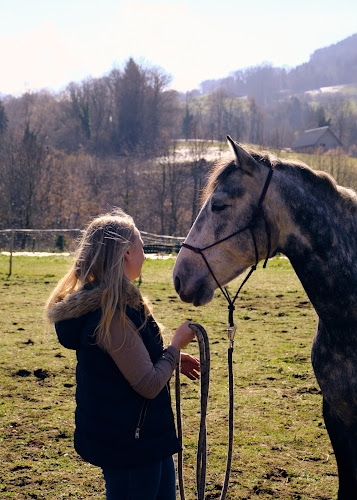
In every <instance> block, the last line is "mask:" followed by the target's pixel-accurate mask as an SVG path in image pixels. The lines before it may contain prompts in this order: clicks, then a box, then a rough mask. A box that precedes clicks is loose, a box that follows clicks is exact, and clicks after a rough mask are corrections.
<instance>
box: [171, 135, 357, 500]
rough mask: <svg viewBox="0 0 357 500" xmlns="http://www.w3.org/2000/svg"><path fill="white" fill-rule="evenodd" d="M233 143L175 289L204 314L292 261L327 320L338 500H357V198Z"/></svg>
mask: <svg viewBox="0 0 357 500" xmlns="http://www.w3.org/2000/svg"><path fill="white" fill-rule="evenodd" d="M227 140H228V144H229V146H230V153H229V155H228V156H227V157H226V158H223V159H222V160H220V161H219V162H218V163H217V164H216V165H215V167H214V168H213V170H212V172H211V174H210V176H209V178H208V182H207V185H206V188H205V193H204V202H203V205H202V209H201V211H200V212H199V214H198V216H197V219H196V220H195V222H194V224H193V226H192V228H191V230H190V231H189V233H188V235H187V238H186V240H185V243H184V244H183V247H182V248H181V250H180V252H179V255H178V257H177V260H176V263H175V266H174V270H173V281H174V286H175V289H176V291H177V293H178V294H179V296H180V299H181V300H182V301H184V302H188V303H192V304H193V305H194V306H202V305H204V304H207V303H208V302H210V301H211V300H212V298H213V296H214V290H215V289H216V288H218V287H220V288H221V290H222V291H223V292H224V291H225V290H223V288H222V287H223V286H224V285H225V284H227V283H229V282H230V281H231V280H232V279H233V278H236V277H237V276H238V275H240V274H241V273H243V272H244V271H245V270H246V269H247V268H249V266H252V270H253V269H255V266H256V264H257V262H259V261H261V260H265V264H266V261H267V260H268V258H270V257H273V256H274V255H275V254H276V253H282V254H284V255H285V256H286V257H288V259H289V260H290V263H291V265H292V267H293V269H294V271H295V273H296V274H297V276H298V278H299V280H300V281H301V283H302V285H303V287H304V289H305V291H306V293H307V296H308V297H309V300H310V301H311V303H312V305H313V307H314V308H315V310H316V312H317V315H318V324H317V328H316V331H315V335H314V337H313V341H312V350H311V361H312V366H313V369H314V373H315V376H316V379H317V382H318V384H319V386H320V389H321V393H322V400H323V417H324V421H325V424H326V428H327V431H328V434H329V437H330V440H331V444H332V447H333V450H334V453H335V457H336V462H337V468H338V475H339V489H338V500H355V499H356V498H357V294H356V289H357V195H356V193H355V192H354V191H353V190H352V189H347V188H345V187H342V186H339V185H338V184H337V183H336V181H335V180H334V179H333V178H332V177H331V176H330V175H329V174H327V173H325V172H320V171H315V170H313V169H312V168H310V167H309V166H307V165H306V164H304V163H302V162H299V161H290V160H289V161H288V160H285V159H281V158H278V157H276V156H274V155H272V154H270V153H268V152H258V151H255V150H252V149H248V148H244V147H243V146H242V145H241V144H239V143H237V142H235V141H233V140H232V139H231V138H230V137H229V136H228V137H227ZM226 298H227V297H226ZM231 302H232V301H231ZM232 309H233V307H232Z"/></svg>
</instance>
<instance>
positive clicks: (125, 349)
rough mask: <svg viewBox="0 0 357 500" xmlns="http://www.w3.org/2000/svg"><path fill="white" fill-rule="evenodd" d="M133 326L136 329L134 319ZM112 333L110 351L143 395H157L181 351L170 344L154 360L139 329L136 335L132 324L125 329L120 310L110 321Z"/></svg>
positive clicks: (133, 385) (129, 380) (153, 396)
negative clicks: (158, 357) (120, 317)
mask: <svg viewBox="0 0 357 500" xmlns="http://www.w3.org/2000/svg"><path fill="white" fill-rule="evenodd" d="M128 321H130V320H128ZM132 327H133V328H134V329H135V326H134V324H133V323H132ZM110 333H111V339H112V345H111V346H110V348H109V349H106V351H107V352H108V354H109V355H110V356H111V358H112V359H113V361H114V362H115V364H116V365H117V367H118V368H119V370H120V371H121V373H122V374H123V375H124V377H125V378H126V380H127V381H128V382H129V384H130V385H131V387H132V388H133V389H134V390H135V391H136V392H138V393H139V394H140V395H141V396H144V397H145V398H148V399H153V398H155V397H156V396H157V395H158V394H159V392H160V391H161V390H162V388H163V387H164V386H165V384H166V383H167V382H168V381H169V380H170V378H171V375H172V372H173V371H174V369H175V367H176V365H177V363H178V361H179V358H180V353H179V351H178V350H177V349H176V348H175V347H173V346H168V347H167V348H166V349H164V351H163V353H162V356H161V358H160V359H159V360H158V361H157V362H156V363H155V364H153V363H152V361H151V359H150V355H149V352H148V351H147V349H146V347H145V344H144V342H143V341H142V339H141V337H140V335H139V333H138V334H137V335H136V334H135V333H133V331H132V330H131V329H130V328H129V327H127V328H126V329H125V330H124V331H123V329H122V328H121V326H120V324H119V317H118V315H117V314H115V315H114V317H113V320H112V323H111V325H110Z"/></svg>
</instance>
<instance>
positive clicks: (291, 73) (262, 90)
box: [200, 33, 357, 104]
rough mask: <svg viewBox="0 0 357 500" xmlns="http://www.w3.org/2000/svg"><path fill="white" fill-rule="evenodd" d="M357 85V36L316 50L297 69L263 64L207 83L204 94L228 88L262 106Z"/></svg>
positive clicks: (203, 83)
mask: <svg viewBox="0 0 357 500" xmlns="http://www.w3.org/2000/svg"><path fill="white" fill-rule="evenodd" d="M351 83H352V84H353V83H357V33H356V34H354V35H352V36H350V37H348V38H346V39H344V40H342V41H340V42H338V43H336V44H333V45H330V46H328V47H324V48H321V49H318V50H316V51H315V52H314V53H313V54H312V55H311V57H310V60H309V61H308V62H306V63H304V64H301V65H299V66H296V67H295V68H293V69H290V70H287V69H286V68H278V67H273V66H271V65H270V64H263V65H260V66H255V67H251V68H245V69H238V70H236V71H234V72H233V73H232V74H231V75H230V76H228V77H225V78H221V79H218V80H206V81H203V82H202V83H201V85H200V87H201V91H202V93H203V94H207V93H211V92H213V91H214V90H215V89H217V88H222V87H223V88H224V89H225V90H226V91H227V92H228V93H229V94H231V95H235V96H245V95H250V96H254V97H255V98H256V99H257V102H259V103H260V104H266V103H268V102H271V101H272V100H274V99H277V98H280V96H281V94H282V93H284V94H286V93H290V94H292V93H294V94H296V93H302V92H305V91H307V90H312V89H316V88H320V87H328V86H336V85H344V84H351Z"/></svg>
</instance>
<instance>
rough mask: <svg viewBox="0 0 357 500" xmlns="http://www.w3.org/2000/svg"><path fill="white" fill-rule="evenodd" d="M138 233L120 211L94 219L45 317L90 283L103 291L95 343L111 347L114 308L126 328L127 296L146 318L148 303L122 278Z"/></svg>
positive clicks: (129, 219) (130, 218)
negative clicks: (126, 254) (52, 309)
mask: <svg viewBox="0 0 357 500" xmlns="http://www.w3.org/2000/svg"><path fill="white" fill-rule="evenodd" d="M137 233H138V230H137V229H136V227H135V224H134V221H133V219H132V217H130V215H128V214H126V213H125V212H124V211H123V210H121V209H116V210H115V211H114V212H112V213H107V214H104V215H101V216H99V217H96V218H95V219H94V220H93V221H92V222H91V223H90V224H89V225H88V227H87V228H86V230H85V231H84V234H83V237H82V239H81V242H80V244H79V247H78V250H77V253H76V258H75V261H74V263H73V265H72V267H71V269H70V270H69V272H68V273H67V274H66V275H65V276H64V277H63V278H62V279H61V281H60V282H59V283H58V285H57V286H56V288H55V289H54V290H53V292H52V294H51V295H50V297H49V299H48V301H47V304H46V311H47V314H48V312H49V311H50V310H51V308H52V307H53V306H54V304H56V303H57V302H60V301H61V300H63V299H64V298H65V297H66V296H67V295H68V294H71V293H73V292H75V291H76V290H79V289H81V288H83V287H84V286H85V285H88V284H92V285H93V286H100V287H101V289H102V298H101V309H102V316H101V320H100V322H99V324H98V327H97V329H96V338H97V342H98V343H101V344H102V345H104V346H107V347H109V346H110V332H109V327H110V323H111V321H112V319H113V316H114V313H115V311H116V309H118V310H119V315H120V324H121V325H122V327H123V328H124V329H125V318H126V316H125V308H126V305H127V298H128V294H130V295H131V296H133V295H134V296H135V295H136V298H137V303H138V305H139V304H143V305H144V310H145V316H146V317H147V316H148V314H149V313H150V310H149V305H148V303H147V301H146V300H145V299H144V298H143V297H142V296H141V294H140V292H139V290H138V288H137V287H135V285H134V284H133V283H131V282H130V281H129V280H128V279H127V278H126V277H125V276H124V255H125V252H126V251H127V250H128V248H129V247H130V246H132V245H133V241H134V237H135V234H137Z"/></svg>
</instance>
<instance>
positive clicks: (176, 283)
mask: <svg viewBox="0 0 357 500" xmlns="http://www.w3.org/2000/svg"><path fill="white" fill-rule="evenodd" d="M174 284H175V290H176V292H177V293H180V287H181V283H180V278H179V277H178V276H176V277H175V281H174Z"/></svg>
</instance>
